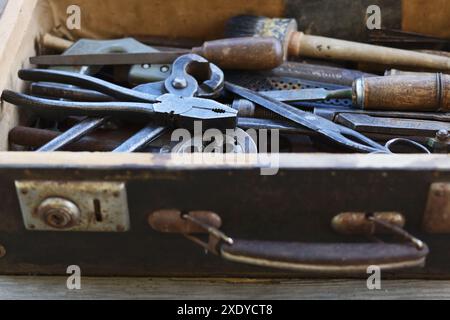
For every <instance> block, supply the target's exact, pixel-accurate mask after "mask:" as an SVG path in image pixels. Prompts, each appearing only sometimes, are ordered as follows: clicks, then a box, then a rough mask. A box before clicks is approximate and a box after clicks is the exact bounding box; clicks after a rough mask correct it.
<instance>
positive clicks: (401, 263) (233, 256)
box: [149, 210, 428, 274]
mask: <svg viewBox="0 0 450 320" xmlns="http://www.w3.org/2000/svg"><path fill="white" fill-rule="evenodd" d="M367 219H369V220H370V221H371V222H373V223H374V224H379V225H381V226H382V227H383V228H385V229H388V230H390V231H391V232H392V233H394V234H397V235H400V236H402V237H403V238H405V239H406V240H408V241H407V242H405V243H383V242H369V243H297V242H272V241H259V240H240V239H232V238H230V237H228V236H227V235H225V234H224V233H223V232H222V231H220V229H219V228H220V226H221V219H220V217H219V216H218V215H217V214H215V213H213V212H209V211H192V212H189V213H185V214H183V213H182V212H181V211H178V210H161V211H155V212H153V213H152V214H150V216H149V224H150V226H151V227H152V228H153V229H154V230H156V231H160V232H167V233H179V234H183V235H184V236H185V237H186V238H188V239H190V240H192V241H194V242H195V243H197V244H199V245H201V246H202V247H204V248H205V249H206V250H208V251H209V252H212V253H214V254H216V255H218V256H221V257H222V258H224V259H226V260H229V261H233V262H240V263H245V264H251V265H256V266H262V267H271V268H277V269H285V270H293V271H302V272H314V273H326V274H353V273H366V272H367V268H368V267H369V266H372V265H375V266H378V267H380V269H381V270H384V271H386V270H398V269H404V268H411V267H422V266H424V264H425V259H426V257H427V255H428V247H427V245H426V244H424V243H423V242H422V241H420V240H419V239H417V238H415V237H413V236H411V235H410V234H409V233H407V232H406V231H405V230H404V229H402V228H400V227H398V226H394V225H392V224H390V223H388V222H386V221H382V220H380V219H377V218H375V217H370V216H368V217H367ZM198 234H207V235H209V237H208V242H203V241H202V240H200V238H198V237H197V235H198Z"/></svg>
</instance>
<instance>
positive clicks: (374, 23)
mask: <svg viewBox="0 0 450 320" xmlns="http://www.w3.org/2000/svg"><path fill="white" fill-rule="evenodd" d="M366 26H367V29H369V30H377V29H378V30H379V29H381V8H380V7H379V6H377V5H370V6H368V7H367V11H366Z"/></svg>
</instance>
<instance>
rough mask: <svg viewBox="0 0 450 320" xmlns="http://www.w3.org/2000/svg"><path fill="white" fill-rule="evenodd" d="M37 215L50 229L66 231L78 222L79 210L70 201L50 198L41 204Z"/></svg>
mask: <svg viewBox="0 0 450 320" xmlns="http://www.w3.org/2000/svg"><path fill="white" fill-rule="evenodd" d="M37 214H38V216H39V217H41V219H42V220H43V221H44V222H45V223H46V224H47V225H48V226H50V227H52V228H56V229H66V228H70V227H73V226H75V225H77V224H78V223H79V222H80V209H79V208H78V206H77V205H76V204H75V203H73V202H72V201H70V200H67V199H63V198H59V197H52V198H47V199H45V200H44V201H42V202H41V204H40V205H39V206H38V208H37Z"/></svg>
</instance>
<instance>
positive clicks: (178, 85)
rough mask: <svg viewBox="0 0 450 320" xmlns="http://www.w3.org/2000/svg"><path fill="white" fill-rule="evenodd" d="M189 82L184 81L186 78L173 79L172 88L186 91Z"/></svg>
mask: <svg viewBox="0 0 450 320" xmlns="http://www.w3.org/2000/svg"><path fill="white" fill-rule="evenodd" d="M187 85H188V84H187V81H186V79H184V78H175V79H173V81H172V86H173V87H174V88H175V89H184V88H186V87H187Z"/></svg>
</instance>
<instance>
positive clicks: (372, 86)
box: [261, 73, 450, 112]
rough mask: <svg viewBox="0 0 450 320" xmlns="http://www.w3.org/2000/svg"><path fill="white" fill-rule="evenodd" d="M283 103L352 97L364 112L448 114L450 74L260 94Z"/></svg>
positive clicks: (403, 77) (411, 76) (388, 78)
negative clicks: (432, 112) (346, 87)
mask: <svg viewBox="0 0 450 320" xmlns="http://www.w3.org/2000/svg"><path fill="white" fill-rule="evenodd" d="M261 94H264V95H265V96H268V97H271V98H273V99H276V100H279V101H284V102H299V101H316V100H326V99H345V98H351V99H352V102H353V105H354V106H355V107H358V108H361V109H363V110H397V111H439V112H448V111H450V75H443V74H440V73H437V74H432V75H423V76H422V75H401V76H386V77H370V78H360V79H357V80H356V81H354V82H353V88H348V89H340V90H332V91H331V90H325V89H303V90H274V91H264V92H261Z"/></svg>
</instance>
